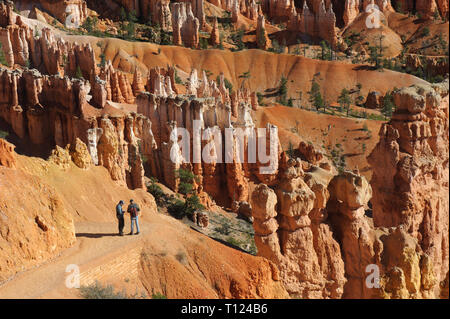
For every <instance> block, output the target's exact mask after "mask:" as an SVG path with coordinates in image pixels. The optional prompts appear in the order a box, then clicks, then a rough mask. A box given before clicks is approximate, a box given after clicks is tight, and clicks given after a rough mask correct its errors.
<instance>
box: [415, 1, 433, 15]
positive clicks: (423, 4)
mask: <svg viewBox="0 0 450 319" xmlns="http://www.w3.org/2000/svg"><path fill="white" fill-rule="evenodd" d="M416 10H417V12H418V13H419V14H420V17H421V18H422V19H432V18H433V16H434V13H435V12H436V11H438V7H437V5H436V1H435V0H417V1H416Z"/></svg>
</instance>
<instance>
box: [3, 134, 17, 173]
mask: <svg viewBox="0 0 450 319" xmlns="http://www.w3.org/2000/svg"><path fill="white" fill-rule="evenodd" d="M14 148H15V146H14V145H13V144H11V143H8V142H7V141H5V140H4V139H1V138H0V166H5V167H9V168H15V167H16V159H15V155H14V154H15V152H14Z"/></svg>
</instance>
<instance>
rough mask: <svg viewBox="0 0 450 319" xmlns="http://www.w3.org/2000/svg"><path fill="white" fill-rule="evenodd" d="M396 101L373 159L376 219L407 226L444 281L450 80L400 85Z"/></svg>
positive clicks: (379, 223) (377, 223) (385, 224)
mask: <svg viewBox="0 0 450 319" xmlns="http://www.w3.org/2000/svg"><path fill="white" fill-rule="evenodd" d="M394 101H395V104H396V105H397V110H396V112H395V113H394V115H393V117H392V120H391V121H390V122H389V123H388V124H385V125H383V126H382V128H381V130H380V142H379V143H378V145H377V146H376V147H375V149H374V150H373V152H372V153H371V154H370V156H369V158H368V160H369V163H370V164H371V166H372V167H373V172H374V173H373V177H372V187H373V199H372V204H373V217H374V224H375V226H383V227H395V226H400V225H401V226H402V227H404V229H405V230H406V231H407V232H408V233H409V234H411V235H412V236H413V237H414V238H416V239H417V241H418V243H419V245H420V247H421V249H422V250H423V251H424V252H425V253H426V254H427V255H429V256H430V258H431V261H432V264H433V265H434V267H433V271H434V273H435V275H436V278H437V279H438V280H439V281H441V280H443V278H444V277H445V275H446V274H447V272H448V269H449V264H448V250H449V241H448V227H449V225H448V219H449V217H448V216H449V208H448V207H449V197H448V154H449V146H448V141H449V133H448V128H449V119H448V116H449V115H448V114H449V113H448V112H449V109H448V108H449V104H448V101H449V98H448V81H447V82H446V83H445V84H440V85H433V86H412V87H409V88H404V89H401V90H399V91H398V92H396V93H395V94H394Z"/></svg>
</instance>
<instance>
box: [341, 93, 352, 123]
mask: <svg viewBox="0 0 450 319" xmlns="http://www.w3.org/2000/svg"><path fill="white" fill-rule="evenodd" d="M338 103H339V105H340V106H341V108H344V109H345V110H346V111H347V116H348V114H349V112H350V104H351V103H352V100H351V99H350V92H349V91H348V90H347V89H345V88H344V89H342V91H341V94H340V95H339V98H338Z"/></svg>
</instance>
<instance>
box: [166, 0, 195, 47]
mask: <svg viewBox="0 0 450 319" xmlns="http://www.w3.org/2000/svg"><path fill="white" fill-rule="evenodd" d="M171 11H172V28H173V43H174V44H176V45H185V46H187V47H191V48H197V47H198V43H199V34H198V32H199V28H200V22H199V20H198V19H197V18H196V17H195V16H194V14H193V13H192V7H191V4H190V3H186V2H180V3H172V4H171Z"/></svg>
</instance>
